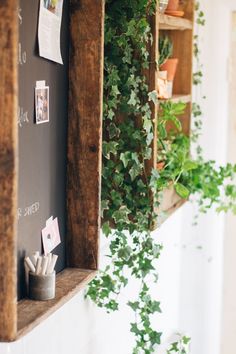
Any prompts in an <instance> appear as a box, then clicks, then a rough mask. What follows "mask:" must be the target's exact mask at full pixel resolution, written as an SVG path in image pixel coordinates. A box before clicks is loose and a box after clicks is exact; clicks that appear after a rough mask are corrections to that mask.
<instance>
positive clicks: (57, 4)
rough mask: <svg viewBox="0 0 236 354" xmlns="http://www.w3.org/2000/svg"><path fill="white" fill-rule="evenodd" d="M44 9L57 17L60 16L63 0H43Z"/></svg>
mask: <svg viewBox="0 0 236 354" xmlns="http://www.w3.org/2000/svg"><path fill="white" fill-rule="evenodd" d="M43 2H44V7H45V9H47V10H48V11H50V12H52V13H53V14H54V15H56V16H60V13H61V7H62V2H63V1H62V0H43Z"/></svg>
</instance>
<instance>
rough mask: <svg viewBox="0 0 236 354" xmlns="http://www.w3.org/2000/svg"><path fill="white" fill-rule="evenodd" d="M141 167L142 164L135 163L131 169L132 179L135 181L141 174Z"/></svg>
mask: <svg viewBox="0 0 236 354" xmlns="http://www.w3.org/2000/svg"><path fill="white" fill-rule="evenodd" d="M140 171H141V167H140V165H137V164H134V165H133V166H132V167H131V169H130V170H129V175H130V177H131V181H132V182H133V181H134V180H135V178H136V177H138V176H139V175H140Z"/></svg>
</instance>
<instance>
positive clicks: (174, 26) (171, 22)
mask: <svg viewBox="0 0 236 354" xmlns="http://www.w3.org/2000/svg"><path fill="white" fill-rule="evenodd" d="M188 13H189V12H188ZM159 29H160V30H170V31H173V30H179V31H183V30H189V29H190V30H191V29H193V22H192V21H191V20H189V19H186V18H182V17H174V16H168V15H165V14H160V22H159Z"/></svg>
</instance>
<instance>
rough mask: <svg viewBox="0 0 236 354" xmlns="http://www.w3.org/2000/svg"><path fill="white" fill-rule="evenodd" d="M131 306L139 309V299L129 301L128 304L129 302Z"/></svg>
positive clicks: (135, 309)
mask: <svg viewBox="0 0 236 354" xmlns="http://www.w3.org/2000/svg"><path fill="white" fill-rule="evenodd" d="M127 305H128V306H129V307H131V309H132V310H133V311H137V310H138V309H139V302H138V301H135V302H131V301H129V302H128V304H127Z"/></svg>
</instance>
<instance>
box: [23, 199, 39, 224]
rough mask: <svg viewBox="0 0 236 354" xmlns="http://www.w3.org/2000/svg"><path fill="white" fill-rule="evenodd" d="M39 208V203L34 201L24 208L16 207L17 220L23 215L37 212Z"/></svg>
mask: <svg viewBox="0 0 236 354" xmlns="http://www.w3.org/2000/svg"><path fill="white" fill-rule="evenodd" d="M39 209H40V203H39V202H34V203H33V204H31V205H29V206H27V207H25V208H18V209H17V217H18V220H19V219H20V218H23V217H27V216H31V215H34V214H36V213H38V211H39Z"/></svg>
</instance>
